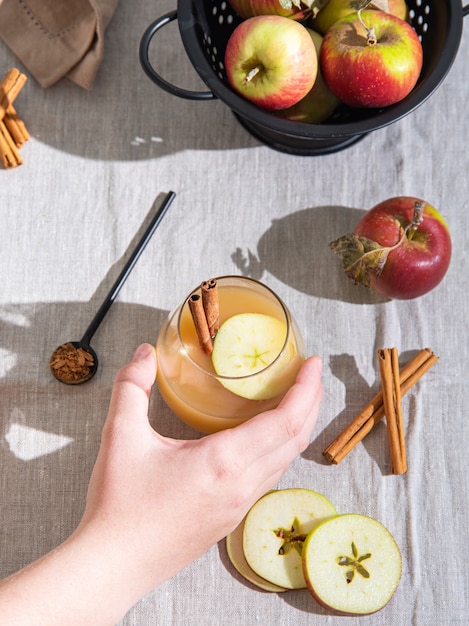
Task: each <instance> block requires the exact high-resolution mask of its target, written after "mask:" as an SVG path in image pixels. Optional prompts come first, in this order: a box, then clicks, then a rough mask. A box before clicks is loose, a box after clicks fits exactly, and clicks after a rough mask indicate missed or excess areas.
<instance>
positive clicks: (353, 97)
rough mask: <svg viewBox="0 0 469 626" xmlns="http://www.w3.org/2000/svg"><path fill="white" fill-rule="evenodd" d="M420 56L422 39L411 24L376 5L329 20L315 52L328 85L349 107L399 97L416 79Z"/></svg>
mask: <svg viewBox="0 0 469 626" xmlns="http://www.w3.org/2000/svg"><path fill="white" fill-rule="evenodd" d="M364 24H365V25H366V27H365V26H364ZM422 61H423V50H422V44H421V43H420V39H419V38H418V35H417V33H416V32H415V30H414V29H413V28H412V26H410V24H408V23H407V22H405V21H404V20H401V19H399V18H398V17H395V16H394V15H390V14H389V13H385V12H384V11H376V10H366V11H362V12H359V13H353V14H351V15H347V16H346V17H344V18H342V19H341V20H339V21H338V22H336V23H335V24H333V26H331V28H330V29H329V30H328V31H327V33H326V35H325V36H324V40H323V42H322V46H321V54H320V66H321V71H322V74H323V76H324V79H325V81H326V83H327V84H328V86H329V88H330V90H331V91H332V92H333V93H334V94H335V95H336V96H337V97H338V98H339V100H341V101H342V102H344V103H345V104H348V105H349V106H352V107H384V106H389V105H391V104H394V103H396V102H399V101H400V100H402V99H403V98H405V97H406V96H407V95H408V94H409V93H410V92H411V91H412V89H413V88H414V86H415V84H416V83H417V80H418V78H419V76H420V72H421V70H422Z"/></svg>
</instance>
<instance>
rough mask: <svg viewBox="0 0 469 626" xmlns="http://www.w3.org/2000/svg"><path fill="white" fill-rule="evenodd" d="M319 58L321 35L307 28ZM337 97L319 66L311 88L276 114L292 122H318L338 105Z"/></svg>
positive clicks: (322, 120) (330, 113)
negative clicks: (294, 102)
mask: <svg viewBox="0 0 469 626" xmlns="http://www.w3.org/2000/svg"><path fill="white" fill-rule="evenodd" d="M307 31H308V33H309V34H310V37H311V39H312V40H313V43H314V46H315V48H316V53H317V55H318V58H319V51H320V49H321V43H322V36H321V35H320V34H319V33H317V32H316V31H314V30H312V29H311V28H307ZM339 104H340V101H339V99H338V98H337V97H336V96H334V94H333V93H332V91H331V90H330V89H329V87H328V86H327V85H326V83H325V81H324V78H323V76H322V73H321V70H320V68H318V74H317V77H316V80H315V82H314V85H313V87H312V89H311V90H310V91H309V92H308V93H307V94H306V96H305V97H304V98H302V99H301V100H300V101H299V102H298V103H297V104H295V105H294V106H292V107H290V108H288V109H283V110H281V111H277V115H279V116H280V117H283V118H285V119H289V120H291V121H292V122H305V123H308V124H320V123H321V122H324V121H325V120H327V119H328V118H329V117H330V116H331V115H332V114H333V113H334V111H335V110H336V109H337V107H338V106H339Z"/></svg>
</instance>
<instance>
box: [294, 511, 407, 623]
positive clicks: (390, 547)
mask: <svg viewBox="0 0 469 626" xmlns="http://www.w3.org/2000/svg"><path fill="white" fill-rule="evenodd" d="M302 560H303V571H304V577H305V580H306V583H307V586H308V589H309V591H310V592H311V594H312V595H313V597H314V598H315V599H316V600H317V602H319V604H321V605H322V606H323V607H325V608H327V609H330V610H333V611H335V612H337V613H340V614H343V615H368V614H371V613H375V612H376V611H379V610H380V609H382V608H383V607H384V606H385V605H386V604H387V603H388V602H389V600H390V599H391V597H392V596H393V594H394V592H395V591H396V589H397V586H398V584H399V580H400V577H401V572H402V559H401V553H400V551H399V547H398V545H397V543H396V542H395V540H394V538H393V537H392V535H391V533H390V532H389V531H388V530H387V528H386V527H385V526H383V524H381V522H379V521H378V520H376V519H373V518H371V517H368V516H366V515H359V514H356V513H348V514H344V515H338V516H336V517H334V518H332V519H329V520H326V521H324V522H323V523H322V524H319V525H318V526H317V527H316V528H315V529H314V530H313V531H312V532H311V533H310V534H309V535H308V537H307V539H306V541H305V542H304V545H303V554H302Z"/></svg>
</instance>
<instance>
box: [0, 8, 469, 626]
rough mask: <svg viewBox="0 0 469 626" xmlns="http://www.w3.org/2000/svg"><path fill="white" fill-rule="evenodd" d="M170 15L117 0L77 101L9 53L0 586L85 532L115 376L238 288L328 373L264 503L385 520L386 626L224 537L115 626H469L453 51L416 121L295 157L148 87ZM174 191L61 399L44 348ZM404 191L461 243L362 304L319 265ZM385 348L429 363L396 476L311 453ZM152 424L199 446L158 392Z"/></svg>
mask: <svg viewBox="0 0 469 626" xmlns="http://www.w3.org/2000/svg"><path fill="white" fill-rule="evenodd" d="M173 8H175V3H174V2H173V1H172V0H160V1H159V2H158V3H155V2H149V1H148V0H144V1H142V2H138V3H133V2H129V1H122V2H120V3H119V5H118V7H117V9H116V12H115V14H114V16H113V19H112V21H111V22H110V24H109V26H108V28H107V30H106V33H105V36H104V56H103V61H102V64H101V65H100V67H99V69H98V71H97V75H96V78H95V82H94V87H93V89H92V90H90V91H86V90H83V89H80V88H79V87H77V86H76V85H75V84H73V83H72V82H71V81H69V80H67V79H64V80H60V81H58V82H57V83H56V84H55V85H53V86H52V87H50V88H48V89H44V88H43V87H41V86H40V85H39V84H38V83H37V82H36V80H35V79H34V77H32V76H31V75H30V74H28V70H27V68H25V67H24V66H22V65H21V62H20V61H19V60H18V59H17V58H16V57H15V56H14V54H13V52H12V51H11V50H10V49H9V48H8V47H7V45H5V44H4V43H0V73H2V75H3V74H4V73H5V71H6V70H7V69H8V68H10V67H14V66H16V67H19V69H20V70H21V71H24V72H25V73H26V74H28V77H29V80H28V82H27V84H26V86H25V87H24V88H23V90H22V92H21V93H20V95H19V96H18V98H17V101H16V108H17V110H18V113H19V114H20V115H21V116H22V118H23V119H24V120H25V122H26V124H27V127H28V129H29V131H30V133H31V139H30V140H29V141H28V142H27V143H26V144H25V145H24V146H23V148H22V149H21V154H22V156H23V159H24V164H23V165H21V166H20V167H17V168H15V169H12V170H8V171H7V170H0V214H1V228H0V258H1V268H2V269H1V275H2V280H1V289H0V324H1V325H0V328H1V331H0V437H1V439H0V441H1V446H0V459H1V472H0V503H1V509H0V510H1V513H0V515H1V522H0V534H1V543H0V545H1V559H0V574H1V576H6V575H8V574H10V573H11V572H14V571H15V570H17V569H18V568H20V567H22V566H23V565H25V564H27V563H29V562H30V561H32V560H33V559H35V558H37V557H39V556H40V555H41V554H43V553H44V552H46V551H48V550H50V549H51V548H53V547H54V546H56V545H57V544H58V543H59V542H60V541H62V540H63V539H65V537H67V536H68V534H69V533H70V532H71V531H72V530H73V528H74V527H75V526H76V524H77V523H78V521H79V519H80V516H81V513H82V511H83V506H84V498H85V494H86V488H87V482H88V478H89V475H90V472H91V468H92V466H93V463H94V459H95V456H96V452H97V449H98V445H99V439H100V432H101V427H102V424H103V421H104V418H105V415H106V411H107V405H108V401H109V396H110V391H111V387H112V382H113V378H114V375H115V372H116V370H117V368H118V367H120V366H121V365H122V364H124V363H125V362H126V361H127V360H128V359H129V357H130V356H131V354H132V353H133V351H134V348H135V347H136V345H137V344H138V343H140V342H142V341H154V340H155V339H156V336H157V333H158V330H159V328H160V326H161V324H162V322H163V320H164V318H165V317H166V315H167V314H168V311H170V310H171V309H172V308H173V307H174V306H175V305H176V304H177V303H178V302H179V300H180V299H181V298H182V297H183V296H184V295H185V294H186V293H187V292H188V291H189V290H190V289H191V288H192V287H194V286H195V285H197V284H198V283H199V282H201V281H202V280H204V279H206V278H210V277H212V276H217V275H223V274H244V275H248V276H252V277H254V278H258V279H260V280H262V281H263V282H265V283H266V284H268V285H269V286H270V287H272V288H273V289H274V290H275V291H277V292H278V293H279V295H280V296H281V297H282V298H283V299H284V300H285V301H286V303H287V305H288V306H289V308H290V309H291V310H292V311H293V313H294V315H295V317H296V318H297V320H298V323H299V326H300V328H301V330H302V332H303V335H304V339H305V343H306V348H307V352H308V353H309V354H319V355H321V356H322V357H323V360H324V374H323V379H324V400H323V404H322V407H321V412H320V418H319V421H318V424H317V427H316V430H315V432H314V434H313V437H312V440H311V444H310V446H309V447H308V449H307V450H306V451H305V452H304V453H303V454H302V455H301V456H300V457H298V458H297V459H296V461H295V462H294V463H293V465H292V466H291V468H290V469H289V471H288V472H287V474H286V475H285V476H284V477H283V478H282V479H281V481H280V483H279V487H282V488H283V487H307V488H311V489H314V490H316V491H319V492H321V493H323V494H325V495H326V496H327V497H328V498H329V499H330V500H331V501H332V502H333V503H334V504H335V506H336V507H337V509H338V511H339V512H357V513H364V514H367V515H371V516H373V517H376V518H378V519H379V520H380V521H381V522H382V523H383V524H384V525H385V526H386V527H387V528H388V529H389V530H390V531H391V533H392V534H393V535H394V537H395V539H396V541H397V542H398V544H399V546H400V549H401V552H402V555H403V574H402V580H401V583H400V585H399V588H398V590H397V592H396V593H395V595H394V597H393V599H392V600H391V602H390V603H389V604H388V605H387V606H386V607H385V608H384V609H383V610H382V611H380V612H379V613H377V614H375V615H373V616H370V617H367V618H353V617H352V618H347V619H346V618H343V617H335V616H332V615H331V614H329V613H328V612H327V611H325V610H323V609H322V608H320V607H319V606H318V605H317V604H316V603H315V601H314V600H313V599H312V597H311V596H310V595H309V594H308V593H307V592H306V591H292V592H288V593H283V594H269V593H264V592H261V591H259V590H257V589H255V588H253V587H252V586H251V585H250V584H249V583H246V582H245V581H243V580H242V579H241V578H240V576H239V575H238V574H237V573H236V572H235V571H234V570H233V568H232V567H231V565H230V563H229V561H228V558H227V554H226V550H225V546H224V542H220V543H219V544H218V545H216V546H214V547H213V548H212V549H211V550H209V552H207V553H206V554H205V555H204V556H203V557H202V558H200V559H199V560H198V561H197V562H195V563H193V564H192V565H191V566H190V567H188V568H187V569H186V570H184V571H183V572H181V573H180V574H178V575H177V576H175V577H174V578H173V579H171V580H169V581H167V582H166V583H165V584H163V585H162V586H161V587H159V588H158V589H155V590H154V591H153V592H152V593H150V594H149V595H148V596H147V597H145V598H144V599H142V600H141V601H140V602H139V603H138V604H137V605H136V606H135V607H134V608H132V610H131V611H130V612H129V613H128V614H127V615H126V616H125V617H124V618H123V619H122V621H121V623H120V626H146V625H149V624H158V625H159V626H170V625H171V626H173V625H177V626H195V625H197V626H199V625H205V626H232V625H233V626H235V625H236V626H239V625H243V626H254V625H258V624H261V625H266V626H270V625H272V624H281V625H282V626H306V624H307V625H308V626H310V625H312V624H314V625H317V626H325V625H326V624H327V625H328V626H331V625H333V626H337V625H339V624H343V623H345V621H347V624H350V625H355V624H358V623H360V624H362V623H363V624H373V626H404V625H405V626H410V625H412V626H420V625H422V626H423V625H424V624H425V625H426V626H427V625H428V626H449V625H460V624H469V575H468V574H469V567H468V559H467V541H468V538H469V526H468V524H469V523H468V519H469V478H468V476H469V456H468V453H467V450H468V446H469V426H468V418H467V405H466V402H468V401H469V394H468V384H467V372H466V365H467V356H468V338H469V337H468V335H469V330H468V325H467V322H466V316H467V309H468V306H469V296H468V290H469V280H468V274H469V257H468V255H467V251H466V248H467V242H468V240H469V187H468V171H469V152H468V148H467V142H468V138H469V123H468V118H467V114H466V102H467V98H468V87H467V85H468V81H467V67H468V62H469V37H468V33H467V32H465V33H463V37H462V41H461V45H460V48H459V51H458V55H457V58H456V60H455V62H454V64H453V66H452V68H451V70H450V72H449V74H448V76H447V77H446V79H445V81H444V82H443V84H442V86H441V87H440V88H439V89H438V90H437V91H436V93H435V94H434V95H433V96H432V97H431V98H430V99H429V100H427V101H426V102H425V103H424V104H423V105H422V106H421V107H420V108H418V109H417V110H416V111H415V112H413V113H412V114H410V115H408V116H407V117H405V118H403V119H402V120H400V121H399V122H397V123H395V124H392V125H390V126H388V127H386V128H383V129H381V130H378V131H375V132H373V133H371V134H369V135H367V136H366V137H365V138H364V139H363V140H362V141H360V142H358V143H357V144H355V145H354V146H353V147H350V148H348V149H346V150H344V151H342V152H337V153H334V154H330V155H326V156H319V157H297V156H290V155H286V154H282V153H280V152H276V151H274V150H271V149H270V148H268V147H266V146H264V145H262V144H261V143H259V142H258V141H257V140H255V139H254V138H253V137H251V136H250V135H249V134H248V133H247V132H246V131H245V130H244V129H243V128H242V127H241V125H240V124H239V123H238V121H237V120H236V118H235V117H234V116H233V114H232V113H231V112H230V111H229V110H228V108H227V107H226V106H225V105H224V104H223V103H221V102H220V101H211V102H203V103H194V102H190V101H186V100H181V99H178V98H176V97H174V96H171V95H169V94H167V93H165V92H162V91H161V90H159V89H158V88H157V87H156V86H154V85H153V84H152V83H151V82H150V81H149V80H148V78H147V77H146V76H145V75H144V73H143V71H142V70H141V68H140V66H139V62H138V45H139V41H140V38H141V36H142V34H143V32H144V30H145V28H146V27H147V25H148V24H149V23H150V21H152V20H153V19H154V18H156V17H158V16H159V15H162V14H163V13H165V12H167V11H169V10H171V9H173ZM466 31H467V29H466ZM155 55H156V56H157V59H158V68H159V70H160V71H161V73H162V74H163V75H164V76H165V77H166V78H167V79H168V80H170V81H172V82H174V83H177V84H180V85H183V86H185V87H188V88H192V89H200V88H201V87H202V88H203V85H202V84H201V81H200V79H199V78H198V77H197V75H196V73H195V70H194V69H193V67H192V66H191V64H190V62H189V60H188V58H187V56H186V54H185V52H184V49H183V46H182V43H181V40H180V37H179V33H178V29H177V26H176V24H174V23H173V24H171V25H169V26H168V27H166V28H165V29H164V31H163V32H161V36H160V37H159V38H158V42H157V43H155ZM170 189H171V190H174V191H175V192H176V193H177V197H176V199H175V201H174V203H173V205H172V206H171V208H170V210H169V212H168V214H167V215H166V216H165V218H164V220H163V222H162V223H161V225H160V227H159V229H158V231H157V232H156V234H155V235H154V237H153V239H152V241H151V242H150V244H149V246H148V247H147V249H146V250H145V252H144V254H143V255H142V257H141V258H140V260H139V262H138V264H137V266H136V268H135V269H134V271H133V273H132V275H131V276H130V277H129V279H128V281H127V283H126V284H125V286H124V287H123V289H122V291H121V292H120V294H119V297H118V299H117V301H116V302H115V303H114V305H113V306H112V308H111V310H110V311H109V313H108V315H107V316H106V318H105V320H104V322H103V323H102V325H101V327H100V328H99V330H98V331H97V332H96V334H95V336H94V338H93V341H92V345H93V347H94V348H95V350H96V351H97V353H98V355H99V357H100V367H99V370H98V373H97V375H96V377H95V378H94V379H93V380H92V381H90V382H89V383H87V384H85V385H83V386H78V387H67V386H65V385H62V384H60V383H59V382H57V381H56V380H55V379H54V378H53V377H52V376H51V374H50V372H49V369H48V361H49V356H50V354H51V352H52V351H53V350H54V349H55V348H56V347H57V346H58V345H59V344H61V343H63V342H64V341H67V340H74V339H79V338H80V337H81V335H82V333H83V332H84V330H85V329H86V327H87V325H88V323H89V322H90V321H91V319H92V317H93V316H94V314H95V312H96V310H97V309H98V307H99V305H100V304H101V301H102V299H103V297H104V296H105V294H106V293H107V290H108V289H109V287H110V285H111V284H112V282H113V280H114V279H115V278H116V276H117V275H118V273H119V271H120V269H121V268H122V266H123V265H124V263H125V261H126V259H127V258H128V254H129V252H130V250H131V248H132V245H133V243H135V241H136V239H137V237H138V235H139V234H140V233H141V232H142V228H143V226H142V224H143V225H144V224H145V222H146V221H147V220H148V219H149V217H150V214H151V212H152V209H153V207H154V204H155V202H156V204H158V203H160V202H161V200H162V198H163V194H164V193H166V192H167V191H169V190H170ZM397 195H412V196H417V197H421V198H424V199H425V200H427V201H428V202H430V203H431V204H433V205H434V206H436V207H437V208H438V209H439V210H440V211H441V213H442V214H443V215H444V217H445V218H446V220H447V222H448V224H449V226H450V229H451V232H452V234H453V258H452V263H451V266H450V269H449V272H448V274H447V275H446V277H445V279H444V280H443V282H442V283H441V284H440V285H439V286H438V287H437V288H436V289H435V290H433V291H432V292H430V293H429V294H427V295H425V296H423V297H421V298H419V299H416V300H410V301H398V300H385V299H383V298H380V297H378V296H376V295H374V294H373V293H372V292H370V291H367V290H366V289H365V288H362V287H357V286H354V285H353V284H352V283H351V282H350V281H348V279H347V278H346V276H345V275H344V273H343V272H342V269H341V267H340V263H339V261H338V259H337V258H336V257H335V256H334V255H333V253H332V252H331V251H330V250H329V248H328V243H329V242H330V241H332V240H333V239H335V238H337V237H338V236H340V235H342V234H344V233H346V232H350V231H351V230H352V229H353V227H354V225H355V223H356V222H357V220H358V219H359V218H360V216H361V215H362V214H363V211H364V210H366V209H368V208H371V207H372V206H373V205H374V204H376V203H377V202H379V201H381V200H384V199H386V198H389V197H392V196H397ZM392 346H396V347H397V348H398V350H399V353H400V356H401V360H402V362H403V363H404V362H406V361H407V360H409V358H410V357H411V356H412V355H413V354H414V353H415V352H416V351H417V350H418V349H420V348H423V347H429V348H431V349H432V350H433V351H434V352H435V353H436V354H437V355H438V356H439V357H440V359H439V362H438V363H437V365H436V366H434V367H433V368H432V369H431V370H430V372H428V373H427V374H426V375H425V377H424V378H423V379H422V380H421V381H420V382H419V383H418V384H417V385H416V386H415V387H414V388H413V389H412V390H411V392H410V393H409V394H408V395H407V396H406V397H405V398H404V400H403V410H404V419H405V427H406V441H407V451H408V464H409V469H408V473H407V474H406V475H403V476H393V475H391V473H390V460H389V452H388V448H387V442H386V430H385V428H386V427H385V423H384V422H383V423H382V424H380V425H379V426H378V427H376V428H375V429H374V431H373V432H372V433H371V434H370V435H368V437H367V438H366V439H365V440H364V441H363V442H362V443H361V444H360V445H358V446H357V448H356V449H355V450H353V452H352V453H351V454H350V455H348V457H347V458H346V459H345V460H344V461H342V463H340V464H339V465H337V466H331V465H330V464H328V463H327V462H326V461H325V459H324V458H323V456H322V450H323V449H324V447H325V446H326V445H327V444H328V443H329V442H330V441H331V440H332V439H333V438H334V437H335V436H336V435H337V434H338V433H339V432H340V430H341V429H342V428H343V427H344V426H345V425H346V424H347V423H348V422H349V421H350V420H351V419H352V418H353V416H354V415H355V414H356V412H357V411H358V410H359V409H361V408H362V407H363V406H364V404H366V402H367V401H368V400H369V399H370V398H371V397H372V396H373V395H374V393H375V392H376V391H377V390H378V388H379V385H380V383H379V369H378V362H377V350H378V349H379V348H382V347H392ZM151 420H152V424H153V425H154V427H155V428H156V429H158V430H159V431H160V432H162V433H163V434H166V435H170V436H174V437H188V438H191V437H198V436H200V435H199V434H198V433H196V432H195V431H193V430H191V429H190V428H189V427H186V426H185V425H183V424H182V423H180V422H179V421H178V420H177V419H176V418H175V417H174V416H173V415H172V414H171V412H170V411H169V409H167V408H166V407H165V405H164V404H163V402H162V400H161V399H160V398H159V396H158V392H157V389H155V390H154V393H153V396H152V401H151ZM155 480H157V477H155ZM195 530H196V529H195ZM176 539H177V538H176Z"/></svg>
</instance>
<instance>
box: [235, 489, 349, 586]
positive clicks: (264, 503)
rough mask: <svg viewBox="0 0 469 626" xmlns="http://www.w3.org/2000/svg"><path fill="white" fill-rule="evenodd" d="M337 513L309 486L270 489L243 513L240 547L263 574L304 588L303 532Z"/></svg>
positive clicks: (274, 579) (248, 560)
mask: <svg viewBox="0 0 469 626" xmlns="http://www.w3.org/2000/svg"><path fill="white" fill-rule="evenodd" d="M335 515H337V511H336V509H335V507H334V506H333V504H332V503H331V502H330V501H329V500H328V499H327V498H326V497H325V496H323V495H321V494H319V493H317V492H316V491H312V490H311V489H301V488H292V489H281V490H278V491H271V492H269V493H268V494H266V495H265V496H263V497H262V498H261V499H260V500H258V501H257V502H256V504H254V506H253V507H252V508H251V509H250V510H249V512H248V514H247V515H246V519H245V523H244V531H243V551H244V556H245V558H246V561H247V563H248V565H249V566H250V567H251V568H252V569H253V570H254V571H255V572H256V573H257V574H258V575H259V576H261V577H262V578H264V579H265V580H268V581H270V582H271V583H273V584H275V585H278V586H279V587H284V588H287V589H304V588H305V587H306V581H305V578H304V575H303V569H302V559H301V551H302V546H303V542H304V540H305V539H306V536H307V535H308V534H309V533H310V532H311V531H312V530H313V529H314V528H315V527H316V526H317V525H318V524H320V523H321V522H322V521H324V520H325V519H328V518H330V517H332V516H335Z"/></svg>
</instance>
